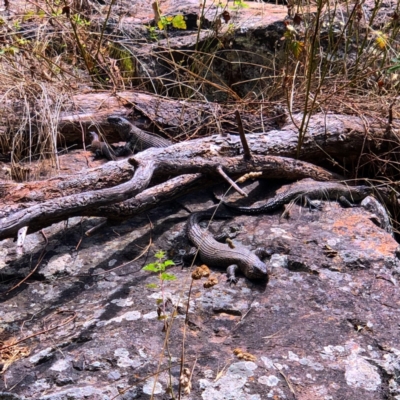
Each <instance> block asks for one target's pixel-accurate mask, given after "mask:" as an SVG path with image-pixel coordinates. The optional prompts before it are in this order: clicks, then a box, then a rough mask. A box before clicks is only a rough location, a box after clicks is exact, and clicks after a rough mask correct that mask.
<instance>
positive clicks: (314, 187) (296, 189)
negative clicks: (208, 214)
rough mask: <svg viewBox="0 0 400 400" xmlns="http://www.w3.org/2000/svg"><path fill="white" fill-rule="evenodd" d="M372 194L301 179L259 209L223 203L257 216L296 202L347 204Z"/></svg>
mask: <svg viewBox="0 0 400 400" xmlns="http://www.w3.org/2000/svg"><path fill="white" fill-rule="evenodd" d="M372 192H373V188H371V187H369V186H347V185H343V184H341V183H338V182H317V181H314V180H313V179H309V178H307V179H303V180H301V181H300V182H296V183H294V184H292V185H289V188H288V190H286V191H284V192H283V193H279V194H277V195H276V196H274V197H273V198H272V199H269V200H268V201H267V202H266V203H265V204H263V205H262V206H260V207H236V206H232V205H229V204H226V203H224V204H225V205H226V206H227V207H229V208H231V209H233V210H235V211H237V212H241V213H244V214H258V213H263V212H268V211H273V210H276V209H277V208H279V207H281V206H283V205H285V204H287V203H289V202H291V201H292V200H296V199H298V198H306V199H309V200H341V202H342V204H343V202H344V201H343V198H344V199H346V200H347V201H348V202H349V204H350V205H351V203H354V202H357V201H361V200H363V199H364V198H365V197H367V196H368V195H370V194H371V193H372Z"/></svg>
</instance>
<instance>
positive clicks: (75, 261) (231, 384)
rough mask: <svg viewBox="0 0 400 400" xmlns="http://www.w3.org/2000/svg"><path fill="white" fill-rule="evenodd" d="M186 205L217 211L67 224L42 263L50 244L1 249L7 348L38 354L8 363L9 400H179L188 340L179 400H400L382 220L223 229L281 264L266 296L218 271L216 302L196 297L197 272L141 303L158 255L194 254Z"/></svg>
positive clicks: (333, 213) (395, 296)
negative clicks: (184, 372) (187, 388)
mask: <svg viewBox="0 0 400 400" xmlns="http://www.w3.org/2000/svg"><path fill="white" fill-rule="evenodd" d="M261 189H262V190H261V193H264V195H265V188H263V187H261ZM181 204H184V205H185V206H186V207H188V208H190V209H191V210H196V209H202V208H205V207H207V206H208V205H211V204H212V196H210V195H209V194H207V193H203V195H196V197H194V196H188V197H186V198H185V199H184V200H182V201H180V204H178V203H173V204H170V205H169V206H164V207H162V208H161V209H157V210H154V211H153V212H151V213H149V214H148V215H143V216H142V217H140V218H136V219H134V220H131V221H128V222H126V223H124V224H122V225H119V226H113V227H109V228H105V229H104V230H102V231H100V232H99V233H98V234H97V235H95V236H93V237H86V236H85V235H84V232H85V231H86V230H87V229H89V228H90V227H92V226H94V225H95V224H97V223H98V222H99V221H98V219H94V218H92V219H84V220H82V221H81V219H80V218H75V219H71V220H69V223H68V225H67V224H57V225H54V226H52V227H51V228H48V229H46V230H45V236H46V237H47V239H48V245H47V247H45V239H44V236H43V235H42V234H40V233H37V234H34V235H30V236H28V237H27V242H26V244H25V248H24V251H25V253H24V254H16V253H15V243H13V242H12V241H11V240H6V241H3V242H1V243H0V249H1V250H0V251H1V253H2V254H1V255H2V257H1V260H2V261H1V262H0V264H1V265H0V268H1V273H2V282H1V292H2V293H3V296H2V297H1V311H0V318H1V325H0V329H1V331H2V337H1V339H2V343H3V347H5V346H6V345H8V344H12V342H11V340H13V339H14V340H21V339H24V338H28V339H26V340H24V341H21V342H20V343H17V344H16V345H15V346H12V347H9V348H7V349H3V351H2V353H1V356H2V359H1V363H2V364H3V365H2V368H3V370H4V373H3V379H2V380H1V383H0V399H20V398H22V399H23V398H26V399H52V400H55V399H57V400H58V399H63V400H64V399H93V400H94V399H104V400H105V399H112V398H120V399H136V398H137V399H147V398H149V397H150V396H151V393H153V394H154V398H159V399H167V398H170V396H169V395H168V394H167V393H168V390H169V389H168V387H169V386H170V380H171V379H172V388H173V392H174V394H175V396H176V395H177V391H178V384H179V383H178V380H179V368H180V367H179V366H180V357H181V351H182V340H183V336H184V337H185V363H184V366H185V367H188V368H189V369H190V371H191V373H192V377H191V383H192V388H191V393H190V394H189V395H185V396H184V398H190V399H210V400H211V399H214V400H215V399H252V400H256V399H270V398H271V399H274V398H275V399H293V398H296V399H298V400H312V399H326V400H328V399H335V400H336V399H347V400H353V399H354V400H356V399H357V400H358V399H360V398H363V399H365V400H377V399H399V398H400V386H399V384H400V382H399V379H398V375H399V370H400V346H399V344H398V343H399V342H398V336H399V326H400V325H399V324H400V316H399V312H398V310H399V307H400V290H399V285H398V276H399V272H400V264H399V260H398V259H397V257H396V250H397V243H396V242H395V240H394V239H393V238H392V236H391V235H390V234H389V233H387V232H385V231H384V230H383V229H381V228H379V227H377V226H376V225H375V224H374V223H373V222H372V221H373V220H374V219H376V216H375V215H373V214H371V213H370V212H368V211H366V210H365V209H363V208H350V209H343V208H341V207H340V205H338V204H337V203H335V202H326V201H323V202H322V210H320V211H315V212H310V211H309V210H308V209H306V208H302V207H300V206H299V205H290V206H288V207H287V213H286V217H283V216H282V212H283V211H282V210H280V211H278V212H276V213H274V214H273V215H260V216H254V217H253V216H247V215H246V216H240V215H239V216H237V217H235V218H234V219H233V220H232V221H223V222H221V221H216V222H214V223H213V224H212V228H215V231H216V232H217V231H221V229H223V227H224V226H229V225H231V224H236V225H239V226H240V227H241V230H240V232H239V234H238V236H237V237H236V238H235V239H234V242H235V241H238V242H241V243H243V244H244V245H246V246H248V247H249V248H252V249H255V248H256V247H257V246H260V245H267V246H269V247H270V248H272V250H273V255H272V256H271V258H270V260H269V261H268V262H269V282H268V283H267V284H266V285H262V284H258V283H257V282H252V281H249V280H247V279H245V278H244V277H241V279H240V280H239V283H238V284H237V285H236V286H228V285H227V283H226V282H225V277H224V272H223V271H217V270H213V271H212V275H213V276H215V277H217V278H218V281H219V283H218V284H217V285H216V286H214V287H212V288H210V289H205V288H204V287H203V283H204V282H205V281H204V280H202V281H193V286H192V289H191V292H190V284H191V277H190V270H189V269H188V268H183V269H182V268H181V267H178V266H175V267H172V268H170V269H169V270H168V272H170V273H173V274H174V275H175V276H176V277H177V279H176V280H175V281H167V282H165V283H164V287H163V289H161V288H160V287H157V288H151V287H147V286H146V285H148V284H158V283H159V281H158V278H157V276H156V275H154V274H151V273H149V272H146V271H142V270H141V267H143V266H144V265H145V264H147V263H149V262H153V261H154V258H153V257H152V255H153V254H154V252H155V251H156V250H158V249H163V250H170V249H172V248H173V247H174V245H175V244H176V243H179V246H181V245H185V239H182V238H181V233H182V231H183V227H184V224H185V221H186V218H187V212H186V211H185V210H184V209H183V208H182V206H181ZM147 245H150V247H149V252H146V251H143V250H146V246H147ZM179 246H178V248H179ZM44 248H45V253H43V249H44ZM143 252H144V254H145V255H144V256H142V257H140V258H139V259H138V260H136V261H132V262H129V261H130V260H134V259H135V258H136V257H137V256H139V255H140V254H141V253H143ZM41 258H42V260H41V261H40V259H41ZM127 262H128V263H127ZM37 263H39V264H40V265H39V267H38V269H37V271H36V272H35V273H34V274H33V275H32V277H30V278H29V279H28V281H27V282H26V283H24V284H22V285H20V286H19V287H18V288H16V289H14V290H12V291H11V292H10V293H7V291H8V290H9V289H10V288H11V287H12V286H14V285H15V284H17V283H18V282H19V280H20V279H21V278H22V277H23V276H25V275H27V274H28V273H29V271H30V270H32V269H33V268H34V267H35V265H36V264H37ZM125 263H127V264H125ZM123 264H125V265H123ZM189 292H190V302H189V307H188V310H189V312H188V315H187V324H186V327H185V325H184V322H185V313H186V309H187V300H188V296H189ZM161 298H164V304H165V308H166V310H165V312H166V313H167V314H168V315H170V313H171V312H172V310H173V307H172V304H173V305H175V306H177V312H176V316H175V318H174V320H173V322H172V323H171V321H169V328H168V329H169V331H168V337H169V340H168V341H166V332H165V331H164V330H165V329H164V321H163V320H159V319H158V314H159V313H160V312H161V313H162V312H163V307H162V305H160V304H159V303H158V302H157V300H158V299H161ZM235 349H240V350H241V351H240V352H239V354H238V355H235V354H234V353H233V351H234V350H235ZM236 353H238V352H236ZM247 353H248V354H247ZM7 357H8V358H7ZM239 357H242V358H239ZM7 360H8V361H9V362H8V361H7ZM169 367H170V368H169ZM169 371H170V373H169ZM7 393H9V394H7ZM11 393H12V394H15V396H14V395H11Z"/></svg>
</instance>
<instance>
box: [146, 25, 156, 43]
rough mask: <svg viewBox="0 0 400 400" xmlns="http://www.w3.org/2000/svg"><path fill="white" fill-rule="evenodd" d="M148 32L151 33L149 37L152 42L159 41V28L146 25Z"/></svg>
mask: <svg viewBox="0 0 400 400" xmlns="http://www.w3.org/2000/svg"><path fill="white" fill-rule="evenodd" d="M146 28H147V31H148V32H149V36H150V39H151V40H155V41H156V40H158V33H157V28H156V27H155V26H151V25H146Z"/></svg>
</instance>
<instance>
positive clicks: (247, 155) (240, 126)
mask: <svg viewBox="0 0 400 400" xmlns="http://www.w3.org/2000/svg"><path fill="white" fill-rule="evenodd" d="M235 116H236V122H237V124H238V131H239V135H240V141H241V142H242V146H243V151H244V156H243V157H244V159H245V160H250V159H251V151H250V147H249V144H248V143H247V139H246V135H245V134H244V129H243V123H242V118H241V117H240V114H239V111H238V110H236V111H235Z"/></svg>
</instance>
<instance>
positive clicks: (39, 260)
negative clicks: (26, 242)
mask: <svg viewBox="0 0 400 400" xmlns="http://www.w3.org/2000/svg"><path fill="white" fill-rule="evenodd" d="M40 233H41V234H42V235H43V237H44V240H45V241H46V243H45V245H44V248H43V250H42V252H41V253H40V256H39V259H38V262H37V263H36V265H35V267H34V268H33V270H32V271H31V272H30V273H29V274H28V275H27V276H26V277H25V278H24V279H22V280H21V281H19V282H18V283H17V284H16V285H15V286H13V287H12V288H11V289H9V290H8V291H7V292H6V294H8V293H10V292H12V291H13V290H14V289H16V288H17V287H19V286H21V285H22V284H23V283H24V282H25V281H26V280H27V279H29V278H30V277H31V276H32V275H33V274H34V273H35V271H36V270H37V269H38V268H39V265H40V264H41V262H42V261H43V258H44V256H45V254H46V247H47V245H48V244H49V240H48V239H47V236H46V234H45V233H44V231H43V229H42V230H41V231H40Z"/></svg>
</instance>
